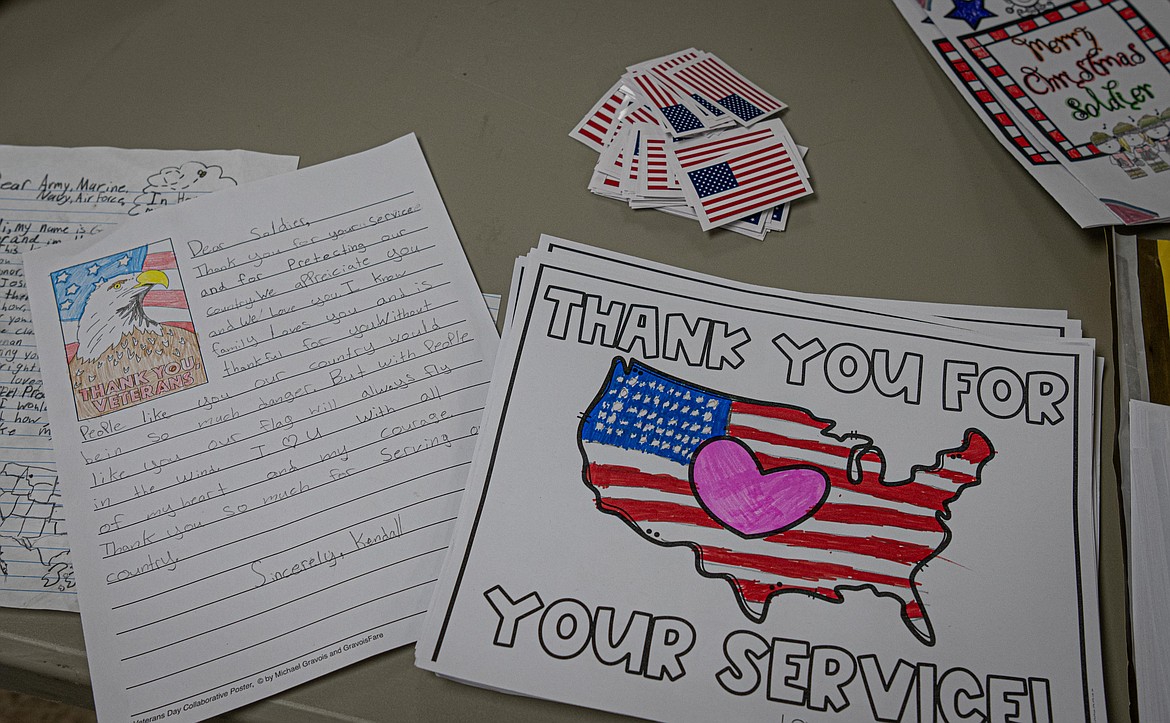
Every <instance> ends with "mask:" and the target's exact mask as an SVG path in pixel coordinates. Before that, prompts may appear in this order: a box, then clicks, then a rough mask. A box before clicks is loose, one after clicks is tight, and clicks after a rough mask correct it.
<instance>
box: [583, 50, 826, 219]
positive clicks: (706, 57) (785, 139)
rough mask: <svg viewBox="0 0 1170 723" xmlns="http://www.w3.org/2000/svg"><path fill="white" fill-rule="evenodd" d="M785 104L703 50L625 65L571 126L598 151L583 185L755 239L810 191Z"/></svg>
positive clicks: (632, 203)
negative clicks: (782, 117)
mask: <svg viewBox="0 0 1170 723" xmlns="http://www.w3.org/2000/svg"><path fill="white" fill-rule="evenodd" d="M785 108H787V106H786V105H785V104H784V103H783V102H781V101H780V100H779V99H777V98H776V97H775V96H773V95H771V94H770V93H768V92H767V91H765V90H764V89H763V88H761V87H760V86H758V85H756V84H755V83H753V82H752V81H750V80H748V79H747V78H746V77H744V76H743V75H742V74H740V73H739V72H738V71H736V70H735V69H734V68H732V67H731V66H729V65H728V64H727V63H725V62H724V61H723V60H721V59H720V58H718V57H717V56H715V55H712V54H711V53H707V52H705V51H702V50H696V49H695V48H689V49H687V50H683V51H681V52H678V53H674V54H673V55H668V56H665V57H662V58H655V59H653V60H648V61H646V62H644V63H639V64H637V65H632V66H630V67H629V68H627V69H626V73H625V74H624V75H623V76H622V77H621V79H620V80H619V81H618V82H617V83H616V84H614V86H613V87H612V88H610V90H609V92H607V93H606V94H605V95H604V96H602V97H601V99H600V100H599V101H597V103H595V104H594V106H593V108H592V109H590V111H589V113H588V114H586V116H585V117H584V118H582V119H581V122H579V123H578V124H577V125H576V127H574V128H573V130H572V132H570V133H569V136H570V137H571V138H574V139H576V140H578V141H580V142H582V143H584V144H585V145H587V146H589V147H590V148H592V149H593V150H595V151H597V153H598V160H597V165H596V167H595V168H594V172H593V177H592V179H591V180H590V182H589V190H590V191H592V192H593V193H596V194H598V195H601V196H606V197H608V198H613V199H617V200H619V201H623V202H626V203H629V205H630V207H631V208H656V209H658V210H660V211H664V212H666V213H670V214H673V215H676V216H682V217H684V218H689V219H692V220H695V221H698V222H699V225H700V226H701V227H702V229H703V230H704V231H709V230H711V229H714V228H727V229H728V230H730V231H734V232H736V233H740V234H743V235H746V236H750V237H752V238H755V239H763V238H764V236H766V235H767V233H768V231H783V230H784V228H785V226H786V224H787V220H788V208H789V203H790V202H791V201H795V200H796V199H799V198H802V197H804V196H808V195H810V194H811V193H812V183H811V180H810V179H809V174H808V170H807V169H806V168H805V165H804V161H803V154H804V152H805V151H806V150H807V149H805V148H801V147H799V146H797V145H796V142H795V141H794V140H793V139H792V136H791V134H789V132H788V130H787V128H785V127H784V124H783V123H782V122H781V121H780V120H779V118H775V117H774V116H775V114H776V113H778V112H780V111H782V110H784V109H785Z"/></svg>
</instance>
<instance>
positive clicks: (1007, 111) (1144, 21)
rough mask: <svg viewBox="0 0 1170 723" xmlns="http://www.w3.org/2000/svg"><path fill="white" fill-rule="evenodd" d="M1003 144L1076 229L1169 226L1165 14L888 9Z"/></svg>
mask: <svg viewBox="0 0 1170 723" xmlns="http://www.w3.org/2000/svg"><path fill="white" fill-rule="evenodd" d="M894 3H895V5H897V6H898V9H899V10H900V11H901V12H902V14H903V16H904V17H905V18H906V21H907V22H908V23H909V24H910V26H911V28H913V30H914V32H915V34H917V36H918V38H919V40H920V41H922V44H923V45H925V46H926V48H927V49H928V51H929V52H930V54H931V57H933V58H934V60H935V61H936V62H937V63H938V65H939V66H940V67H941V68H942V70H943V72H944V73H945V74H946V76H947V77H948V78H949V79H950V80H951V82H952V83H954V84H955V86H956V88H958V89H959V91H960V92H961V93H962V95H963V98H964V99H965V100H966V101H967V103H968V104H969V105H970V106H971V108H972V109H973V110H974V111H975V112H976V113H977V114H978V115H979V117H980V118H981V119H982V120H983V122H984V124H985V125H986V126H987V127H988V129H989V130H991V131H992V132H993V133H994V134H995V136H996V137H997V138H998V139H999V141H1000V143H1001V144H1002V145H1003V146H1004V147H1005V148H1007V149H1008V151H1009V152H1011V153H1012V155H1013V156H1015V157H1016V159H1017V160H1018V161H1019V162H1020V163H1021V165H1023V166H1024V168H1026V169H1027V170H1028V172H1029V173H1031V174H1032V176H1033V177H1034V178H1035V179H1036V180H1037V181H1038V182H1039V183H1040V184H1041V185H1043V186H1044V188H1045V190H1047V191H1048V192H1049V193H1050V194H1051V195H1052V197H1053V198H1055V199H1056V200H1057V201H1058V202H1059V203H1060V204H1061V205H1062V206H1063V207H1064V208H1065V210H1066V211H1068V213H1069V215H1070V216H1072V217H1073V219H1075V220H1076V222H1077V223H1078V224H1080V225H1081V226H1082V227H1086V228H1087V227H1090V226H1106V225H1112V224H1119V223H1120V224H1142V223H1154V222H1159V221H1165V220H1167V219H1170V102H1168V100H1167V99H1168V98H1170V45H1167V33H1170V6H1167V4H1166V3H1165V2H1160V1H1159V0H1075V1H1073V2H1052V1H1051V0H1027V1H1024V0H938V1H936V2H922V1H919V2H916V1H915V0H894Z"/></svg>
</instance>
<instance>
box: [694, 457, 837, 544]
mask: <svg viewBox="0 0 1170 723" xmlns="http://www.w3.org/2000/svg"><path fill="white" fill-rule="evenodd" d="M691 486H692V487H693V488H694V490H695V496H696V497H697V498H698V500H699V503H700V504H701V505H703V508H704V509H706V510H707V512H708V513H709V514H710V515H711V516H712V517H714V518H715V519H716V520H717V521H718V522H719V524H721V525H723V526H724V527H726V528H727V529H729V530H731V531H732V532H734V533H736V534H738V535H740V536H741V537H764V536H767V535H773V534H776V533H777V532H781V531H783V530H786V529H788V528H789V527H792V526H793V525H795V524H796V523H798V522H800V521H801V520H803V519H805V518H806V517H808V516H809V515H811V514H812V513H813V512H814V511H816V509H817V508H818V507H820V506H821V503H822V502H823V501H824V500H825V497H827V496H828V491H829V479H828V476H827V475H826V474H825V473H824V472H823V471H821V470H819V469H817V468H816V467H812V466H807V465H798V466H791V467H780V468H778V469H773V470H769V471H767V472H765V471H764V470H763V469H762V468H761V467H760V464H759V462H757V461H756V458H755V457H754V456H752V453H751V450H750V449H748V447H747V445H745V444H744V443H743V442H741V441H739V440H738V439H733V438H731V437H716V438H714V439H711V440H708V441H707V442H704V443H703V444H702V445H701V446H700V447H699V448H698V449H697V450H696V451H695V456H694V459H693V460H692V462H691Z"/></svg>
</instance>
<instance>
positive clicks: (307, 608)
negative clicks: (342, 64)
mask: <svg viewBox="0 0 1170 723" xmlns="http://www.w3.org/2000/svg"><path fill="white" fill-rule="evenodd" d="M24 259H25V278H26V280H27V283H28V292H29V296H30V300H31V302H32V311H33V323H34V325H35V328H36V338H37V342H38V349H39V353H40V362H41V365H42V373H43V375H44V380H45V384H44V389H45V394H46V399H47V401H48V404H49V413H50V421H51V424H52V428H53V443H54V447H55V450H56V455H57V463H58V469H59V471H60V474H61V476H62V478H63V479H67V480H69V481H70V482H71V484H68V485H64V486H63V489H62V493H63V497H64V503H65V508H66V509H67V510H69V512H70V516H71V520H70V522H71V524H72V526H71V528H70V536H71V540H72V543H73V548H72V549H73V555H74V560H75V562H76V572H77V578H78V581H79V584H78V587H79V591H80V595H79V601H80V603H81V616H82V626H83V629H84V633H85V643H86V651H87V654H88V656H89V660H90V672H91V677H92V679H93V689H94V700H95V703H96V705H97V711H98V715H99V717H100V718H102V719H103V720H107V719H108V720H133V721H147V720H162V719H164V718H165V719H167V720H179V721H183V720H197V719H202V718H207V717H210V716H213V715H216V714H219V713H222V712H224V711H227V710H230V709H232V708H236V707H239V706H241V705H244V704H247V703H250V702H253V701H255V700H259V699H261V698H264V697H267V696H269V695H273V694H275V693H278V692H280V691H282V690H286V689H288V688H290V687H293V686H295V685H299V684H301V683H304V682H306V681H308V680H312V679H313V678H316V677H318V676H320V675H323V674H325V673H328V672H331V671H334V670H337V669H339V668H341V667H343V666H346V665H349V664H351V663H354V662H356V661H359V660H362V659H364V658H367V657H369V656H371V655H375V654H377V653H381V652H384V651H386V650H390V649H392V648H395V647H397V646H401V645H405V644H407V643H411V642H413V641H414V640H415V638H416V636H417V631H418V629H419V627H420V625H421V622H422V615H423V613H424V612H425V610H426V608H427V604H428V602H429V601H430V599H431V596H432V593H433V590H434V583H435V581H436V578H437V576H438V572H439V569H440V567H441V565H442V561H443V558H444V553H445V551H446V547H447V544H448V541H449V539H450V535H451V532H452V529H453V525H454V521H455V517H456V513H457V511H458V509H459V505H460V498H461V494H462V491H463V487H464V485H465V483H466V479H467V469H468V467H469V464H470V460H471V455H472V452H473V449H474V446H475V441H476V438H477V434H478V431H479V428H480V424H481V422H480V416H481V413H482V410H483V407H484V400H485V398H486V395H487V389H488V381H489V378H490V375H491V360H492V359H493V358H494V356H495V352H496V347H497V344H498V335H497V334H496V330H495V325H494V324H493V323H492V319H491V317H490V316H489V313H488V308H487V306H486V304H485V303H484V299H483V297H482V296H481V295H480V292H479V288H478V287H477V285H476V283H475V279H474V277H473V275H472V273H471V269H470V267H469V265H468V263H467V259H466V257H465V256H464V254H463V249H462V247H461V246H460V243H459V239H458V238H457V236H456V235H455V230H454V228H453V227H452V225H451V221H450V219H449V218H448V216H447V212H446V209H445V207H444V205H443V201H442V198H441V197H440V196H439V192H438V189H437V188H436V186H435V183H434V181H433V179H432V178H431V175H430V172H429V170H428V168H427V164H426V161H425V159H424V157H423V155H422V151H421V149H420V147H419V145H418V142H417V141H416V139H415V138H414V136H413V135H412V136H407V137H404V138H400V139H398V140H397V141H394V142H392V143H389V144H387V145H385V146H382V147H380V148H376V149H373V150H370V151H367V152H365V153H361V154H358V155H355V156H350V157H348V158H343V159H339V160H337V161H332V162H329V163H324V164H321V165H318V166H313V167H312V168H307V169H304V170H301V171H298V172H295V173H287V174H284V175H282V176H277V177H275V178H269V179H264V180H259V181H255V182H253V183H250V184H247V185H242V186H240V187H238V188H230V189H225V190H222V191H219V192H217V193H215V194H212V195H210V196H208V197H206V198H201V199H197V200H193V201H190V202H188V203H184V204H182V205H180V206H177V207H175V208H173V209H167V210H162V211H158V212H156V213H151V214H149V215H148V216H146V217H144V218H143V219H142V220H140V221H137V222H136V223H133V224H127V225H125V226H122V227H119V228H118V229H116V230H114V231H113V232H111V233H110V234H108V235H107V236H105V237H104V238H103V239H102V240H100V241H98V242H97V243H96V244H93V245H91V246H87V247H86V248H84V249H81V250H78V249H67V248H64V247H55V248H54V249H47V250H44V251H39V252H33V253H29V254H26V255H25V257H24Z"/></svg>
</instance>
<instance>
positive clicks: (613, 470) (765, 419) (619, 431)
mask: <svg viewBox="0 0 1170 723" xmlns="http://www.w3.org/2000/svg"><path fill="white" fill-rule="evenodd" d="M834 426H835V423H834V422H832V421H830V420H827V419H822V418H818V417H816V416H814V415H813V414H812V413H811V412H809V411H807V410H805V409H801V408H799V407H794V406H788V405H784V404H779V403H773V402H759V401H752V400H748V399H743V398H737V397H733V396H731V395H727V394H721V393H719V392H716V391H712V390H708V389H704V388H702V387H699V386H696V385H692V384H689V383H687V382H685V381H682V380H679V379H675V378H672V377H669V376H667V375H665V374H663V373H660V372H658V371H656V370H654V369H652V368H650V367H648V366H646V365H644V364H642V363H640V362H637V361H631V362H629V363H628V364H627V363H626V362H625V361H624V360H622V359H621V358H618V359H615V361H614V364H613V367H612V368H611V370H610V372H609V375H608V378H607V379H606V380H605V381H604V383H603V385H602V387H601V391H600V393H599V395H598V397H597V399H596V400H595V401H594V402H593V404H592V405H591V407H590V408H589V409H588V410H586V412H585V414H584V417H583V420H582V422H581V427H580V438H579V442H580V446H581V452H582V456H583V457H584V472H583V476H584V479H585V482H586V484H587V485H588V486H589V487H590V488H591V489H592V490H593V492H594V495H595V497H596V503H597V507H598V509H599V510H601V511H603V512H606V513H609V514H612V515H615V516H617V517H619V518H620V519H622V520H623V521H624V522H625V523H626V524H627V525H629V526H630V527H632V528H634V529H635V530H637V531H638V533H639V534H640V535H642V536H643V537H644V538H645V539H647V540H650V541H652V542H654V543H657V544H660V545H667V546H677V545H685V546H687V547H689V548H691V549H692V550H693V551H694V553H695V556H696V567H697V569H698V571H699V572H700V573H701V574H702V575H704V576H706V577H713V578H720V579H724V580H726V581H727V582H729V583H730V584H731V586H732V589H733V591H734V594H735V597H736V601H737V602H738V603H739V606H740V609H741V610H742V611H743V613H744V614H745V615H746V616H747V617H748V618H749V619H751V620H754V621H757V622H760V621H762V620H763V619H764V618H765V616H766V615H767V610H768V605H769V603H770V602H771V600H772V599H773V598H774V596H776V595H779V594H780V593H785V592H799V593H803V594H806V595H811V596H813V597H816V598H819V599H823V600H827V601H830V602H838V603H839V602H843V600H844V598H843V597H842V594H841V593H842V591H843V590H857V589H862V588H866V589H870V590H872V591H873V592H874V593H876V594H878V595H881V596H889V597H892V598H894V599H896V600H897V601H898V602H899V603H900V604H901V608H902V612H901V617H902V620H903V622H904V623H905V625H906V626H907V628H908V629H909V630H910V632H912V633H913V634H914V635H915V637H917V638H918V639H919V640H920V641H921V642H923V643H925V644H927V645H933V644H934V642H935V633H934V629H933V626H932V625H931V623H930V621H929V619H928V617H927V613H926V609H925V605H924V601H923V599H922V596H921V592H920V587H919V586H920V583H919V582H918V580H917V579H916V577H917V575H918V573H919V572H920V570H921V569H922V567H923V566H924V565H925V564H926V562H928V561H929V560H931V559H933V558H934V557H935V556H937V555H938V553H939V552H940V551H941V550H942V549H943V548H944V547H946V545H947V543H948V542H949V541H950V534H951V533H950V530H949V529H948V528H947V527H946V525H945V524H944V522H943V520H944V519H949V517H950V509H949V504H950V503H951V502H953V501H954V500H955V499H956V498H958V496H959V494H960V493H961V492H962V491H963V490H964V489H966V488H967V487H970V486H974V485H976V484H978V483H979V475H980V473H981V471H982V467H983V465H984V464H985V463H986V462H987V461H988V460H990V459H991V457H992V456H993V454H994V452H993V450H992V447H991V444H990V442H989V441H988V440H987V438H986V437H985V436H984V435H983V434H982V433H981V432H979V431H977V430H968V431H967V433H966V436H965V439H964V440H963V442H962V444H961V445H960V446H958V447H956V448H954V449H950V450H943V451H941V452H939V453H938V455H937V458H936V460H934V461H933V463H932V464H929V465H918V466H915V467H914V468H913V469H912V472H911V476H910V478H909V479H907V480H903V481H896V482H891V481H888V480H886V479H885V469H884V457H883V456H882V453H881V451H880V450H879V449H877V448H876V447H875V446H873V443H872V440H871V439H869V438H868V437H865V436H863V435H860V434H856V433H853V434H846V435H838V434H834V433H833V432H832V431H831V430H832V429H833V428H834ZM717 437H731V438H734V439H738V440H740V441H741V442H742V443H744V444H746V446H747V447H748V449H750V451H751V454H752V455H753V456H754V458H755V460H756V463H757V465H758V467H759V469H760V470H773V469H777V468H782V467H792V466H808V467H813V468H816V469H818V470H820V471H821V472H823V473H824V475H825V477H826V478H827V480H828V485H829V488H828V495H827V497H825V498H824V500H823V502H822V503H821V504H820V505H819V507H816V508H815V509H814V511H813V512H812V513H811V515H810V516H808V517H807V518H805V519H803V520H802V521H801V522H799V523H798V524H796V525H794V526H792V527H791V528H788V529H785V530H783V531H781V532H778V533H775V534H770V535H768V536H766V537H757V538H746V539H745V537H744V536H742V535H740V534H737V533H736V532H734V531H733V530H731V529H729V528H727V527H726V526H725V525H724V524H723V523H721V522H720V521H719V520H718V519H717V518H715V517H714V516H713V515H712V514H710V513H709V512H708V510H707V509H706V508H705V507H704V506H703V505H702V504H700V500H699V499H698V497H699V495H698V494H697V492H696V489H697V488H696V487H695V486H694V484H693V482H692V478H691V475H692V472H691V465H692V463H693V459H694V457H695V453H696V450H697V449H699V447H700V446H701V445H702V444H703V443H704V442H707V441H709V440H711V439H713V438H717Z"/></svg>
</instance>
